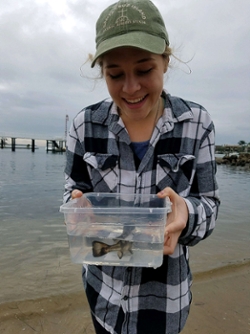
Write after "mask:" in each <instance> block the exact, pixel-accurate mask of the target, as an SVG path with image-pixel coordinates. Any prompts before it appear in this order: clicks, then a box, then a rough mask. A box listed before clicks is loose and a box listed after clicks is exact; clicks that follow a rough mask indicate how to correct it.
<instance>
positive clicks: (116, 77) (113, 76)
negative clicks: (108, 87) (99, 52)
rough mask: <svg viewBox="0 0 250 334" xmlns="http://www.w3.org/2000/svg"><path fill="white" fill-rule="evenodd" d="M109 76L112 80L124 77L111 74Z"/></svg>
mask: <svg viewBox="0 0 250 334" xmlns="http://www.w3.org/2000/svg"><path fill="white" fill-rule="evenodd" d="M109 76H110V78H111V79H119V78H120V77H121V76H122V74H120V73H119V74H109Z"/></svg>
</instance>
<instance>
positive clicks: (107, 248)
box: [92, 240, 133, 259]
mask: <svg viewBox="0 0 250 334" xmlns="http://www.w3.org/2000/svg"><path fill="white" fill-rule="evenodd" d="M132 245H133V243H132V242H131V241H126V240H119V241H118V242H117V243H116V244H114V245H107V244H105V243H104V242H99V241H93V242H92V247H93V256H94V257H99V256H103V255H106V254H108V253H110V252H117V255H118V257H119V259H121V258H122V257H123V254H124V252H127V251H129V252H130V253H131V254H133V252H132V249H131V248H132Z"/></svg>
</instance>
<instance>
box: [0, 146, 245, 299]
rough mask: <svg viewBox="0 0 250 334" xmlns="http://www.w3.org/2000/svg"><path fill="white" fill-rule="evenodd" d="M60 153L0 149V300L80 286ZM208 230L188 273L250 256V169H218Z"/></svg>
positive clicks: (63, 158) (28, 296) (36, 295)
mask: <svg viewBox="0 0 250 334" xmlns="http://www.w3.org/2000/svg"><path fill="white" fill-rule="evenodd" d="M64 165H65V154H59V153H58V154H52V153H46V152H45V150H44V148H40V149H39V150H37V151H36V152H35V153H31V152H30V151H28V150H17V151H16V152H11V151H10V150H7V149H4V150H0V273H1V289H0V303H2V302H7V301H11V300H19V299H31V298H36V297H45V296H50V295H52V294H62V293H63V294H68V293H71V292H75V291H78V290H79V289H82V283H81V265H77V264H72V263H71V262H70V258H69V250H68V241H67V235H66V229H65V225H64V224H63V216H62V214H61V213H59V206H60V205H61V204H62V194H63V187H64V175H63V169H64ZM217 175H218V176H217V177H218V183H219V186H220V195H221V199H222V205H221V208H220V215H219V219H218V223H217V228H216V230H215V232H214V233H213V235H212V236H211V237H210V238H209V239H207V240H205V241H203V242H202V243H200V244H199V245H197V246H196V247H194V248H192V249H191V266H192V269H193V272H200V271H206V270H209V269H211V268H215V267H221V266H226V265H229V264H231V263H241V262H242V261H250V246H249V240H250V200H249V199H250V172H249V171H243V170H240V169H237V168H232V167H226V166H218V174H217Z"/></svg>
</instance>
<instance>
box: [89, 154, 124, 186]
mask: <svg viewBox="0 0 250 334" xmlns="http://www.w3.org/2000/svg"><path fill="white" fill-rule="evenodd" d="M83 160H84V161H85V162H86V164H87V169H88V172H89V176H90V179H91V182H92V185H93V191H95V192H116V189H117V180H118V156H116V155H113V154H101V153H89V152H87V153H85V154H84V156H83Z"/></svg>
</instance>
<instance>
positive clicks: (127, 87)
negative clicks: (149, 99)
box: [123, 75, 141, 95]
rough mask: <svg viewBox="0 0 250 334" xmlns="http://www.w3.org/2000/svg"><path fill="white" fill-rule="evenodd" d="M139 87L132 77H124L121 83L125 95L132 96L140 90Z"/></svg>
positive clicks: (135, 79) (136, 80)
mask: <svg viewBox="0 0 250 334" xmlns="http://www.w3.org/2000/svg"><path fill="white" fill-rule="evenodd" d="M140 88H141V85H140V83H139V81H138V79H137V78H136V77H135V76H134V75H131V76H126V77H125V79H124V83H123V92H124V93H127V94H130V95H131V94H133V93H135V92H137V91H138V90H140Z"/></svg>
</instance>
